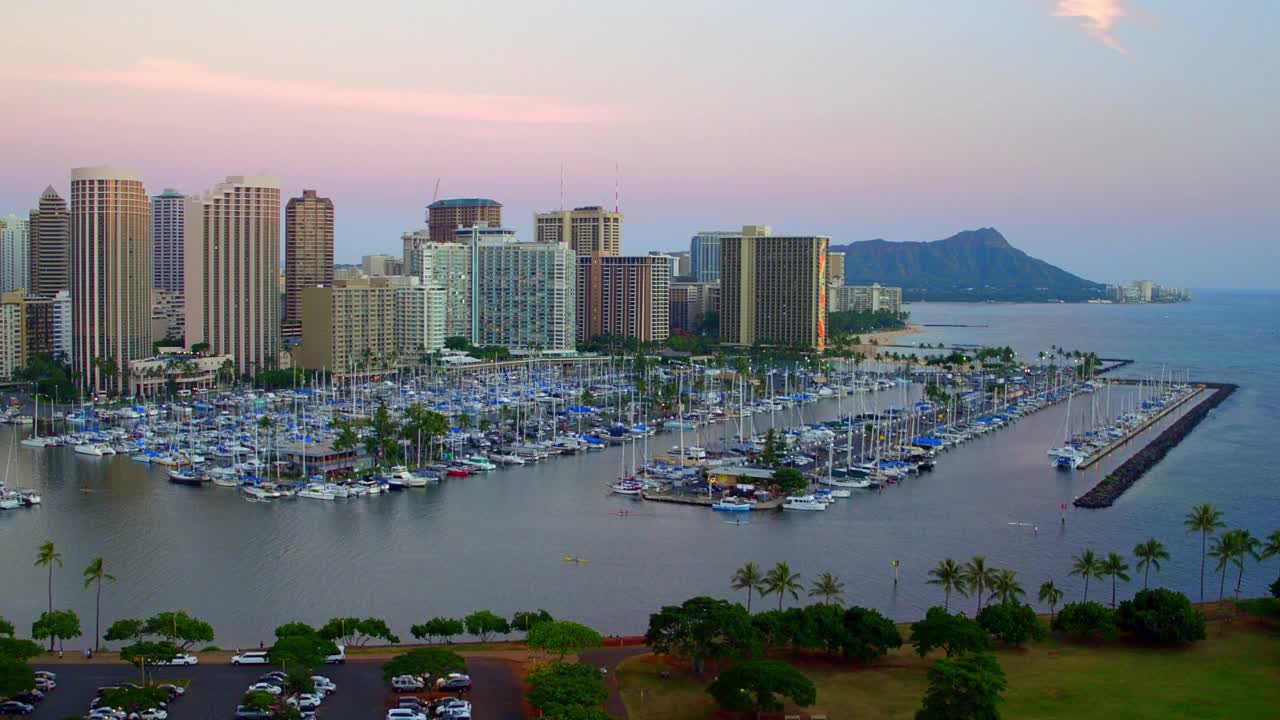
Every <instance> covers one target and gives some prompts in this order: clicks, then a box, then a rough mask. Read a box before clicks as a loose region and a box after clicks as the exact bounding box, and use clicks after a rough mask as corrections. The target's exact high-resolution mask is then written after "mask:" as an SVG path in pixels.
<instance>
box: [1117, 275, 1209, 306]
mask: <svg viewBox="0 0 1280 720" xmlns="http://www.w3.org/2000/svg"><path fill="white" fill-rule="evenodd" d="M1107 296H1108V297H1109V298H1110V299H1111V301H1112V302H1118V303H1135V304H1142V303H1175V302H1190V300H1191V291H1190V290H1187V289H1185V288H1172V287H1164V286H1162V285H1157V284H1156V283H1154V282H1152V281H1150V280H1134V281H1133V282H1131V283H1129V284H1128V285H1111V286H1108V287H1107Z"/></svg>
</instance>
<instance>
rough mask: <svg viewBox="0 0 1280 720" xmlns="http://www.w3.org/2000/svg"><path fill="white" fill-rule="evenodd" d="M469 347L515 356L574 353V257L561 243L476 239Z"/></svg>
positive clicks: (575, 267)
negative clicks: (487, 347)
mask: <svg viewBox="0 0 1280 720" xmlns="http://www.w3.org/2000/svg"><path fill="white" fill-rule="evenodd" d="M472 244H473V245H474V248H473V249H474V254H473V258H474V259H473V267H474V271H473V273H472V285H471V293H472V295H471V307H472V317H473V320H472V323H473V324H472V327H473V333H472V334H473V339H472V341H471V342H472V343H473V344H475V345H479V346H485V345H500V346H502V347H505V348H507V349H508V350H512V351H516V352H532V353H541V352H551V353H566V352H572V351H573V350H574V340H575V334H576V333H575V330H574V325H575V323H576V317H575V314H574V305H575V297H574V286H575V284H576V279H577V262H578V259H577V256H576V255H575V254H574V253H573V251H572V250H571V249H570V248H569V247H567V246H565V245H561V244H549V243H532V242H514V241H512V240H509V239H504V238H481V239H478V240H474V241H473V243H472Z"/></svg>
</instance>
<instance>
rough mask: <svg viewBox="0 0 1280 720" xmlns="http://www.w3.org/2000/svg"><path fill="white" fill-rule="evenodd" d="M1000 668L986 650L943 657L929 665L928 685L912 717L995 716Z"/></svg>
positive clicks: (987, 719)
mask: <svg viewBox="0 0 1280 720" xmlns="http://www.w3.org/2000/svg"><path fill="white" fill-rule="evenodd" d="M1006 687H1007V683H1006V682H1005V676H1004V670H1002V669H1001V668H1000V663H999V662H998V661H997V660H996V658H995V656H994V655H992V654H991V653H989V652H980V653H974V654H971V655H962V656H960V657H954V658H952V657H947V658H944V659H942V660H939V661H938V662H936V663H934V664H933V665H932V666H930V668H929V689H928V690H926V691H925V694H924V702H923V704H922V705H921V707H920V710H919V712H917V713H916V720H997V719H998V718H999V717H1000V709H999V708H1000V702H1001V693H1003V692H1004V691H1005V689H1006Z"/></svg>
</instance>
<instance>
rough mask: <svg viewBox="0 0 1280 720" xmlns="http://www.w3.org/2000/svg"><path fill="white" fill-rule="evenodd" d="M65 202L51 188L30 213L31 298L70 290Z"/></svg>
mask: <svg viewBox="0 0 1280 720" xmlns="http://www.w3.org/2000/svg"><path fill="white" fill-rule="evenodd" d="M69 222H70V221H69V215H68V214H67V201H66V200H63V199H62V197H61V196H59V195H58V193H57V191H56V190H54V189H53V186H52V185H50V186H49V187H46V188H45V189H44V192H42V193H40V201H39V204H38V205H37V209H35V210H32V211H31V215H30V224H29V227H28V233H29V236H30V252H29V256H28V257H29V261H30V263H31V268H30V271H29V273H28V277H29V278H30V282H31V287H30V288H28V290H29V291H30V292H31V293H32V294H33V295H47V296H50V297H52V296H54V295H56V294H57V293H58V291H60V290H70V289H71V230H70V225H69Z"/></svg>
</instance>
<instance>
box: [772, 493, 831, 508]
mask: <svg viewBox="0 0 1280 720" xmlns="http://www.w3.org/2000/svg"><path fill="white" fill-rule="evenodd" d="M782 509H783V510H826V509H827V503H825V502H823V501H822V500H820V499H818V498H817V497H814V496H813V495H793V496H791V497H788V498H787V501H786V502H784V503H782Z"/></svg>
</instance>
